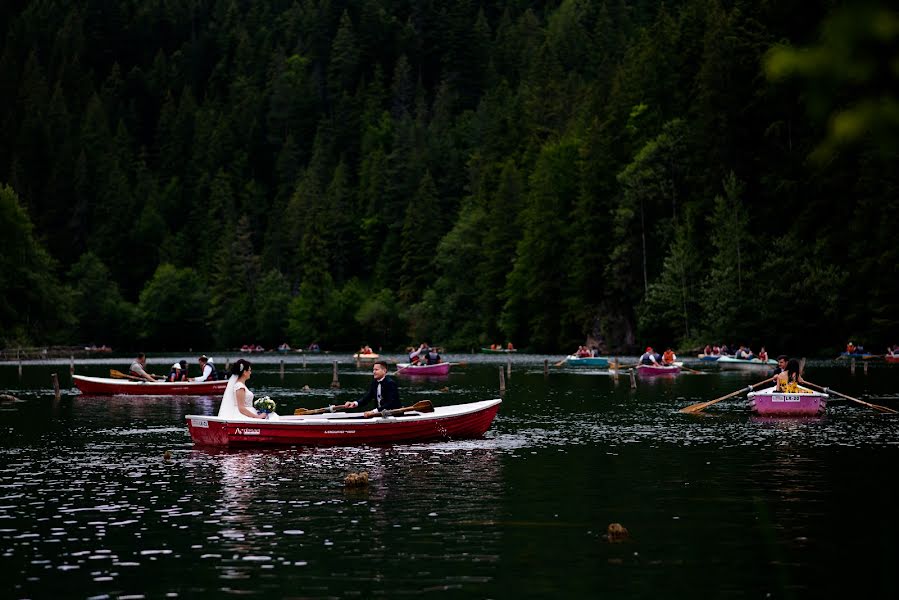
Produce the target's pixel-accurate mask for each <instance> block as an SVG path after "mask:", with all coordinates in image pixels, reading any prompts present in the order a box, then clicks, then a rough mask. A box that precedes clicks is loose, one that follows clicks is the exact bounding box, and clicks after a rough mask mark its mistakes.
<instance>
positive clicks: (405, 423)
mask: <svg viewBox="0 0 899 600" xmlns="http://www.w3.org/2000/svg"><path fill="white" fill-rule="evenodd" d="M501 402H502V400H483V401H481V402H470V403H467V404H457V405H455V406H441V407H437V408H435V409H434V412H432V413H419V412H408V413H406V414H403V415H398V416H394V417H374V418H370V419H366V418H365V417H363V416H362V415H361V414H359V413H355V414H353V413H341V412H338V413H325V414H321V415H309V416H285V417H280V418H278V419H277V420H271V421H269V420H262V419H248V418H241V419H234V420H229V419H223V418H220V417H206V416H201V415H187V416H186V417H185V419H186V420H187V428H188V430H189V431H190V437H191V438H192V439H193V441H194V442H195V443H197V444H203V445H207V446H231V447H234V446H277V445H281V446H283V445H328V446H354V445H360V444H392V443H397V442H426V441H430V440H445V439H466V438H477V437H480V436H482V435H484V432H486V431H487V429H489V428H490V424H491V423H493V419H494V417H496V413H497V412H498V411H499V405H500V403H501Z"/></svg>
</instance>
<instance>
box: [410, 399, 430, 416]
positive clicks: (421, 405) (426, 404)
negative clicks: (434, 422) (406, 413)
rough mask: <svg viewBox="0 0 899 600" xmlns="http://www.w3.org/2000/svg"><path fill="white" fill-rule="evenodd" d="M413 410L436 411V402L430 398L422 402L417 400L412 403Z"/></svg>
mask: <svg viewBox="0 0 899 600" xmlns="http://www.w3.org/2000/svg"><path fill="white" fill-rule="evenodd" d="M412 409H413V410H417V411H418V412H427V413H431V412H434V404H433V403H432V402H431V401H430V400H422V401H421V402H416V403H415V404H413V405H412Z"/></svg>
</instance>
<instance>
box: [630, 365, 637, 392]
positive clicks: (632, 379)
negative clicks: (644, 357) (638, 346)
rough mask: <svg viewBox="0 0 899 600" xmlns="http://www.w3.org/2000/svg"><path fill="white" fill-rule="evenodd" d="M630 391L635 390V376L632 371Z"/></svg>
mask: <svg viewBox="0 0 899 600" xmlns="http://www.w3.org/2000/svg"><path fill="white" fill-rule="evenodd" d="M631 389H632V390H635V389H637V376H636V375H635V374H634V370H633V369H631Z"/></svg>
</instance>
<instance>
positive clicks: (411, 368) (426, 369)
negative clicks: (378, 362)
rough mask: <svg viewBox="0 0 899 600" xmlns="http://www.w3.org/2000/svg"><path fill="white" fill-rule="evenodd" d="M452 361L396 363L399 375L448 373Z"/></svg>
mask: <svg viewBox="0 0 899 600" xmlns="http://www.w3.org/2000/svg"><path fill="white" fill-rule="evenodd" d="M451 366H452V363H448V362H442V363H437V364H436V365H413V364H409V363H399V364H397V365H396V374H397V375H446V374H448V373H449V370H450V367H451Z"/></svg>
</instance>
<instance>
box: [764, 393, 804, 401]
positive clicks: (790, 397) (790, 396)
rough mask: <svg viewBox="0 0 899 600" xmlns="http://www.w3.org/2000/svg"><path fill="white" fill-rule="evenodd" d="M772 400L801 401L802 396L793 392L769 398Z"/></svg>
mask: <svg viewBox="0 0 899 600" xmlns="http://www.w3.org/2000/svg"><path fill="white" fill-rule="evenodd" d="M771 401H772V402H802V397H800V396H797V395H795V394H784V395H783V396H780V397H777V396H775V397H774V398H771Z"/></svg>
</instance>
